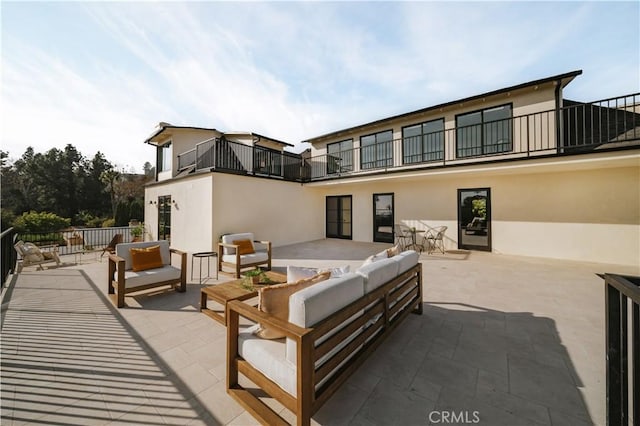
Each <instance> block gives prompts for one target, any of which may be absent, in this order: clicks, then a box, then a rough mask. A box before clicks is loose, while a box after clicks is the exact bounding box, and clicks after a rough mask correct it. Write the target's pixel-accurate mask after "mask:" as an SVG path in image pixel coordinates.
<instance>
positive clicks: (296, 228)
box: [213, 173, 324, 246]
mask: <svg viewBox="0 0 640 426" xmlns="http://www.w3.org/2000/svg"><path fill="white" fill-rule="evenodd" d="M213 181H214V189H213V204H214V214H213V234H214V238H215V240H216V241H217V239H218V238H219V237H220V235H222V234H223V233H235V232H253V233H254V235H255V237H256V238H257V239H262V240H269V241H271V243H272V244H273V245H274V246H282V245H287V244H294V243H299V242H303V241H311V240H317V239H321V238H323V237H324V198H323V197H322V196H321V195H319V194H318V191H317V190H315V189H314V188H307V187H305V186H302V185H301V184H299V183H295V182H287V181H282V180H277V179H261V178H256V177H250V176H238V175H233V174H224V173H215V174H213Z"/></svg>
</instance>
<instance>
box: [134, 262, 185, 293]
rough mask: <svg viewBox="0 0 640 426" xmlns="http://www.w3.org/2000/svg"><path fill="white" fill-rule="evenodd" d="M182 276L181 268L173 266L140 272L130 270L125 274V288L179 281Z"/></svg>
mask: <svg viewBox="0 0 640 426" xmlns="http://www.w3.org/2000/svg"><path fill="white" fill-rule="evenodd" d="M180 274H181V272H180V268H176V267H175V266H171V265H165V266H163V267H162V268H156V269H147V270H145V271H140V272H134V271H132V270H128V271H125V273H124V279H125V287H126V288H133V287H139V286H143V285H147V284H153V283H157V282H162V281H169V280H179V279H180Z"/></svg>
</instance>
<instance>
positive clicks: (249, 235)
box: [222, 232, 255, 254]
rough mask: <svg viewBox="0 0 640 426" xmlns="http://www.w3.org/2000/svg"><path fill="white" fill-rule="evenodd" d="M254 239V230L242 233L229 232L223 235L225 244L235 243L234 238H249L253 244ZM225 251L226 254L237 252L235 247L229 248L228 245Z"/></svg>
mask: <svg viewBox="0 0 640 426" xmlns="http://www.w3.org/2000/svg"><path fill="white" fill-rule="evenodd" d="M254 239H255V238H253V233H252V232H244V233H240V234H228V235H223V236H222V242H223V243H225V244H234V243H233V241H234V240H249V241H251V242H252V244H253V240H254ZM223 252H224V254H236V251H235V250H234V249H231V248H227V247H225V248H224V249H223Z"/></svg>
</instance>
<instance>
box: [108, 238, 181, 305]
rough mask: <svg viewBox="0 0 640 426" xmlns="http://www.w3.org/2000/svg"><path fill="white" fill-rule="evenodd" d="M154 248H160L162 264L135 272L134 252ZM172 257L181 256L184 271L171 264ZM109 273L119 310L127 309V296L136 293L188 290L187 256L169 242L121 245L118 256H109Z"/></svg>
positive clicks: (111, 288) (116, 250)
mask: <svg viewBox="0 0 640 426" xmlns="http://www.w3.org/2000/svg"><path fill="white" fill-rule="evenodd" d="M154 246H159V250H160V256H161V260H162V265H161V266H159V267H156V268H152V269H146V270H142V271H134V270H133V260H132V257H131V252H130V250H131V249H148V248H151V247H154ZM172 254H174V255H177V256H179V257H180V268H178V267H175V266H172V265H171V255H172ZM108 274H109V275H108V285H109V290H108V291H109V294H110V295H113V294H114V293H115V299H116V300H115V302H116V306H117V307H118V308H122V307H124V296H125V294H128V293H133V292H136V291H141V290H146V289H149V288H155V287H161V286H166V285H168V286H171V287H173V288H175V289H176V290H177V291H178V292H181V293H183V292H185V291H186V290H187V254H186V253H185V252H183V251H180V250H177V249H174V248H170V247H169V242H168V241H165V240H160V241H147V242H137V243H122V244H117V245H116V247H115V254H110V255H109V272H108Z"/></svg>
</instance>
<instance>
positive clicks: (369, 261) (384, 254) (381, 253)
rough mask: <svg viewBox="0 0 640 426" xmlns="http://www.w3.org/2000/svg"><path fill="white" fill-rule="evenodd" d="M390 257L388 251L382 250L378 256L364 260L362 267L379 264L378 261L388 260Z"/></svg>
mask: <svg viewBox="0 0 640 426" xmlns="http://www.w3.org/2000/svg"><path fill="white" fill-rule="evenodd" d="M388 257H389V255H388V253H387V251H386V250H382V251H381V252H380V253H376V254H373V255H371V256H369V257H367V258H366V259H365V260H364V262H363V263H362V266H365V265H368V264H370V263H373V262H377V261H378V260H382V259H386V258H388Z"/></svg>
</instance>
